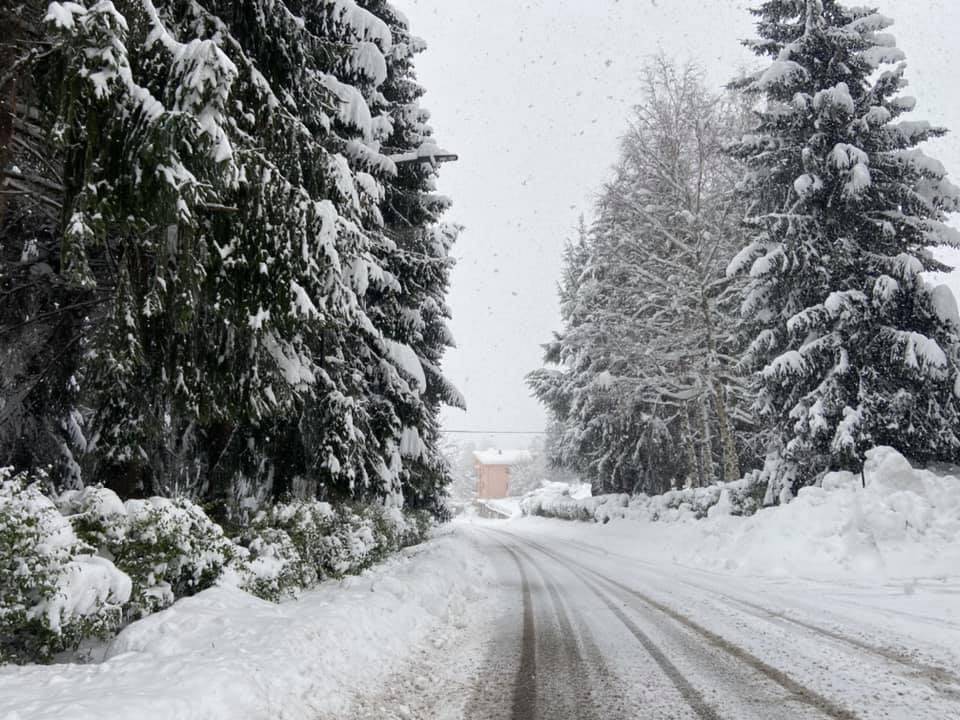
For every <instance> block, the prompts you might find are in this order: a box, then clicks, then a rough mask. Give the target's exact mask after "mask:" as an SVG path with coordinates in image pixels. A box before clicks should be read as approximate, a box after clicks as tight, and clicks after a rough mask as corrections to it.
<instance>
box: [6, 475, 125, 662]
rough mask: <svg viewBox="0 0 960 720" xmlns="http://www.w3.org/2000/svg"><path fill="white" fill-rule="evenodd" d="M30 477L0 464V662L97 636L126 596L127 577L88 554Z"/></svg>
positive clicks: (110, 627) (46, 653)
mask: <svg viewBox="0 0 960 720" xmlns="http://www.w3.org/2000/svg"><path fill="white" fill-rule="evenodd" d="M35 480H43V478H42V477H40V478H37V477H28V476H26V475H25V474H20V475H16V476H14V475H12V473H11V471H10V469H9V468H0V662H3V661H8V660H14V661H18V660H23V659H26V658H40V659H48V658H50V657H51V656H52V655H53V654H55V653H57V652H59V651H61V650H63V649H65V648H68V647H71V646H72V645H74V644H75V643H76V642H78V641H79V640H80V639H82V638H84V637H89V636H105V635H107V634H109V633H110V632H112V631H114V630H115V629H116V628H117V627H118V626H119V624H120V622H121V617H122V616H121V608H122V606H123V604H124V603H126V602H127V601H128V600H129V598H130V578H129V577H128V576H127V575H125V574H124V573H122V572H120V571H119V570H117V568H116V567H115V566H114V565H113V564H112V563H111V562H109V561H108V560H105V559H103V558H100V557H96V556H94V555H93V548H91V547H90V546H89V545H87V544H86V543H84V542H82V541H81V540H80V539H79V538H78V537H77V535H76V534H75V533H74V531H73V528H72V527H71V526H70V523H69V522H68V521H67V519H66V518H64V517H63V516H62V515H61V514H60V513H59V512H58V511H57V509H56V507H55V506H54V504H53V503H52V502H51V501H50V500H49V498H47V497H45V496H44V495H43V493H41V492H40V490H39V488H38V485H37V483H36V482H33V481H35Z"/></svg>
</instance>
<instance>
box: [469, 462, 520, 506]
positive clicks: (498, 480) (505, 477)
mask: <svg viewBox="0 0 960 720" xmlns="http://www.w3.org/2000/svg"><path fill="white" fill-rule="evenodd" d="M473 458H474V460H476V466H475V467H476V468H477V498H479V499H480V500H487V499H491V498H504V497H507V495H509V494H510V466H511V465H516V464H518V463H524V462H530V460H531V459H532V456H531V455H530V453H529V452H527V451H526V450H477V451H476V452H474V453H473Z"/></svg>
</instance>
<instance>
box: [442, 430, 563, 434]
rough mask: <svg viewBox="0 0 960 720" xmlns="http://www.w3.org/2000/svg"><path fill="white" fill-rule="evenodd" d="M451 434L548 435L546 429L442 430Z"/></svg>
mask: <svg viewBox="0 0 960 720" xmlns="http://www.w3.org/2000/svg"><path fill="white" fill-rule="evenodd" d="M440 432H443V433H448V434H450V435H546V434H547V433H546V431H544V430H530V431H527V432H524V431H522V430H441V431H440Z"/></svg>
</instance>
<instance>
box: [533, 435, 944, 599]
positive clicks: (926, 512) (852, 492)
mask: <svg viewBox="0 0 960 720" xmlns="http://www.w3.org/2000/svg"><path fill="white" fill-rule="evenodd" d="M864 477H865V478H866V487H865V488H864V487H863V486H862V480H861V477H860V475H854V474H851V473H846V472H834V473H829V474H828V475H827V476H826V477H825V478H824V480H823V483H822V486H821V487H809V488H804V489H803V490H801V491H800V492H799V494H798V496H797V497H796V498H795V499H794V500H793V501H791V502H790V503H788V504H785V505H779V506H776V507H772V508H765V509H761V510H759V511H757V512H756V513H755V514H753V515H749V516H738V515H733V514H732V512H734V511H736V509H737V508H738V506H739V505H740V504H741V503H739V502H738V501H737V500H736V498H735V496H736V494H737V493H739V492H740V491H741V488H740V486H739V485H737V484H733V485H735V486H736V487H733V486H731V487H719V486H717V487H713V488H702V489H699V490H698V491H697V493H695V494H693V495H691V496H690V498H691V499H690V501H689V502H683V503H680V504H679V506H677V507H670V506H669V505H668V504H667V503H666V502H665V501H664V499H663V498H649V497H639V498H628V497H627V496H622V495H614V496H600V497H593V498H586V499H580V500H575V499H573V498H571V497H569V496H564V495H561V494H558V492H557V488H556V487H550V488H547V489H546V490H545V491H544V492H543V493H540V494H534V496H533V497H530V498H527V499H525V500H524V502H523V507H524V509H525V511H526V512H528V513H534V514H544V515H547V516H550V515H558V516H560V517H566V518H572V519H586V520H595V521H597V522H601V523H603V522H609V521H614V522H613V523H611V525H610V526H604V527H596V535H597V538H598V541H599V538H601V537H602V538H603V540H602V541H600V542H602V543H603V544H604V546H605V547H607V546H608V545H610V546H611V547H613V546H617V545H621V546H622V545H623V544H624V543H629V544H630V545H631V546H632V551H633V553H642V554H643V555H644V556H648V557H654V556H657V557H663V558H667V559H672V560H673V561H675V562H678V563H681V564H684V565H691V566H697V567H702V568H705V569H713V570H724V571H728V572H735V573H740V574H749V575H766V576H798V577H807V578H816V579H836V578H851V577H854V578H857V579H860V580H863V581H867V582H871V581H874V580H876V581H882V580H890V579H911V578H940V577H949V576H957V575H960V479H958V478H957V477H955V476H952V475H941V474H937V473H934V472H931V471H928V470H918V469H914V468H912V467H911V466H910V464H909V463H908V462H907V460H906V459H905V458H904V457H903V456H902V455H900V454H899V453H898V452H896V451H895V450H893V449H891V448H887V447H880V448H876V449H874V450H872V451H870V452H869V453H868V455H867V462H866V466H865V469H864ZM740 482H741V483H742V482H743V481H740ZM701 504H702V505H703V506H702V507H701ZM707 505H709V507H707ZM695 506H696V507H695ZM703 514H706V515H707V517H705V518H703V519H696V518H697V516H698V515H703ZM653 520H658V521H659V522H652V521H653ZM618 521H626V522H618ZM630 521H632V522H630ZM628 523H629V530H626V529H625V528H626V527H627V526H628ZM612 525H616V526H617V527H616V528H613V527H611V526H612Z"/></svg>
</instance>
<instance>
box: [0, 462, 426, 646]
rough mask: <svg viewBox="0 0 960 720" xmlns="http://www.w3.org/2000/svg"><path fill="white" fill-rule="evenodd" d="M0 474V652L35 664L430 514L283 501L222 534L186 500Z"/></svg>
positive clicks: (312, 581)
mask: <svg viewBox="0 0 960 720" xmlns="http://www.w3.org/2000/svg"><path fill="white" fill-rule="evenodd" d="M45 481H46V478H45V476H42V475H40V476H26V475H24V474H19V475H13V474H12V473H11V471H10V470H9V469H7V470H0V636H2V638H3V640H2V641H0V660H2V661H14V662H24V661H44V660H49V659H51V657H52V656H53V655H54V654H55V653H58V652H61V651H64V650H70V649H73V648H76V647H77V646H78V645H79V643H80V642H81V641H83V640H84V639H86V638H94V637H98V638H105V637H108V636H110V635H111V634H113V633H114V632H116V630H117V629H118V628H120V627H121V626H122V625H123V624H124V623H125V622H130V621H132V620H136V619H138V618H140V617H143V616H145V615H148V614H150V613H152V612H157V611H159V610H162V609H163V608H165V607H168V606H169V605H170V604H172V603H173V602H174V601H175V600H176V599H178V598H181V597H185V596H188V595H193V594H195V593H197V592H200V591H202V590H204V589H206V588H208V587H211V586H213V585H216V584H221V583H228V584H233V585H236V586H238V587H241V588H243V589H245V590H247V591H248V592H250V593H252V594H255V595H257V596H259V597H261V598H264V599H266V600H271V601H274V602H276V601H280V600H282V599H284V598H289V597H292V596H295V595H296V594H297V593H298V592H299V591H301V590H304V589H307V588H310V587H312V586H314V585H316V584H317V583H318V582H320V581H322V580H326V579H329V578H338V577H342V576H343V575H347V574H354V573H358V572H360V571H362V570H363V569H364V568H367V567H369V566H370V565H372V564H373V563H375V562H377V561H380V560H382V559H384V558H385V557H387V556H388V555H389V554H390V553H391V552H394V551H396V550H399V549H400V548H402V547H405V546H407V545H412V544H415V543H418V542H420V541H422V540H423V539H424V538H425V537H426V536H427V533H428V532H429V529H430V527H431V526H432V523H433V520H432V518H431V516H430V514H429V513H428V512H426V511H412V512H407V513H404V512H403V511H401V510H399V509H397V508H386V507H383V506H380V505H356V506H340V507H337V508H336V509H334V508H333V507H332V506H330V505H329V504H327V503H322V502H318V501H315V500H310V501H291V502H286V503H279V504H276V505H272V506H270V507H269V508H267V509H266V510H264V511H262V512H260V513H259V514H258V515H257V516H256V518H255V519H254V521H253V522H252V523H251V525H250V526H249V527H248V528H247V529H246V530H244V531H243V532H242V533H241V534H240V536H239V537H237V538H235V539H231V538H230V537H227V535H226V534H225V533H224V531H223V529H222V528H221V526H220V525H218V524H217V523H215V522H214V521H213V520H211V519H210V518H209V517H208V516H207V514H206V513H205V512H204V511H203V509H202V508H200V507H199V506H198V505H196V504H195V503H192V502H191V501H189V500H187V499H185V498H176V499H167V498H150V499H147V500H127V501H126V502H122V501H121V500H120V499H119V497H117V495H116V494H115V493H114V492H112V491H111V490H108V489H105V488H102V487H87V488H84V489H83V490H80V491H67V492H65V493H62V494H61V495H59V496H55V495H54V496H52V498H51V497H50V496H48V495H47V494H45V493H44V491H43V489H42V487H43V483H44V482H45Z"/></svg>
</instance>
